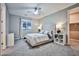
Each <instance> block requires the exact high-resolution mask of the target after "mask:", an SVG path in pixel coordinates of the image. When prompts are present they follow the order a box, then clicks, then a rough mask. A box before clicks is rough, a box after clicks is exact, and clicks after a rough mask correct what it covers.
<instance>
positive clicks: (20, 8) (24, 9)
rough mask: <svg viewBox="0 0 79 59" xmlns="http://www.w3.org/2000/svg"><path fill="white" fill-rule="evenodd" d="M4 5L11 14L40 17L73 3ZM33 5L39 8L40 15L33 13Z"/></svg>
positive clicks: (33, 17)
mask: <svg viewBox="0 0 79 59" xmlns="http://www.w3.org/2000/svg"><path fill="white" fill-rule="evenodd" d="M6 5H7V7H8V10H9V13H10V14H12V15H18V16H23V17H28V18H31V19H41V18H43V17H45V16H47V15H50V14H52V13H55V12H57V11H60V10H62V9H64V8H67V7H69V6H71V5H73V3H7V4H6ZM35 7H39V8H41V10H40V15H34V14H33V11H34V8H35Z"/></svg>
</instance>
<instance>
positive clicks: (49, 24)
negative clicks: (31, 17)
mask: <svg viewBox="0 0 79 59" xmlns="http://www.w3.org/2000/svg"><path fill="white" fill-rule="evenodd" d="M66 20H67V11H65V10H62V11H59V12H57V13H54V14H51V15H49V16H46V17H44V18H43V19H41V23H42V24H43V29H44V30H49V31H50V29H51V30H53V29H54V30H55V26H56V24H57V23H60V22H67V21H66ZM65 25H66V23H65Z"/></svg>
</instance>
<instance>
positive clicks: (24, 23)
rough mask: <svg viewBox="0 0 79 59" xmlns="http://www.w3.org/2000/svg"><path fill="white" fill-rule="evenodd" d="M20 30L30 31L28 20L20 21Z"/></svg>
mask: <svg viewBox="0 0 79 59" xmlns="http://www.w3.org/2000/svg"><path fill="white" fill-rule="evenodd" d="M21 29H23V30H29V29H32V22H31V20H28V19H21Z"/></svg>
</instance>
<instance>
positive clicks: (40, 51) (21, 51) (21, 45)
mask: <svg viewBox="0 0 79 59" xmlns="http://www.w3.org/2000/svg"><path fill="white" fill-rule="evenodd" d="M3 56H75V53H74V51H73V49H72V48H71V47H70V46H62V45H58V44H55V43H48V44H45V45H41V46H40V47H37V48H29V46H28V44H27V43H25V42H24V40H19V41H17V42H16V44H15V46H14V47H12V48H8V49H7V50H6V51H5V52H3Z"/></svg>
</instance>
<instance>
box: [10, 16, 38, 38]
mask: <svg viewBox="0 0 79 59" xmlns="http://www.w3.org/2000/svg"><path fill="white" fill-rule="evenodd" d="M20 18H22V17H20V16H15V15H10V27H9V29H10V32H13V33H14V34H15V37H17V38H19V37H20V35H19V34H20V29H19V28H20V26H19V23H20ZM25 19H27V18H25ZM38 26H39V21H38V20H33V19H32V29H31V30H28V31H26V32H27V33H30V32H37V28H38Z"/></svg>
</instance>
